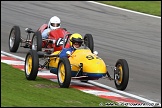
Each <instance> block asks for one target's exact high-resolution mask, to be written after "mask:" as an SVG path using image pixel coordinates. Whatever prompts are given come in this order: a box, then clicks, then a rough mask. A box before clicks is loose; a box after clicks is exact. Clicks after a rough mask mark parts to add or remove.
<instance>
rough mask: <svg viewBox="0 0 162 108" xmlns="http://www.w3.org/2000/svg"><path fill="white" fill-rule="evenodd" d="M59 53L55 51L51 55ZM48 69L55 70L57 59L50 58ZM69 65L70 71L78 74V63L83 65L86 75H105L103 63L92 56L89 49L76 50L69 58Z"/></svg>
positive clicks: (105, 69) (105, 70)
mask: <svg viewBox="0 0 162 108" xmlns="http://www.w3.org/2000/svg"><path fill="white" fill-rule="evenodd" d="M59 52H60V51H56V52H54V53H53V54H54V55H56V54H59ZM50 59H51V62H50V63H49V67H53V68H57V67H58V63H59V59H60V58H59V57H51V58H50ZM69 61H70V64H71V71H72V72H78V70H79V69H80V68H79V65H80V63H82V64H83V68H82V69H83V70H82V71H83V72H84V73H88V74H106V72H107V68H106V65H105V63H104V61H103V60H102V59H101V58H100V57H98V56H97V55H95V54H93V53H92V52H91V50H90V49H77V50H75V51H74V52H73V53H72V54H71V56H70V57H69Z"/></svg>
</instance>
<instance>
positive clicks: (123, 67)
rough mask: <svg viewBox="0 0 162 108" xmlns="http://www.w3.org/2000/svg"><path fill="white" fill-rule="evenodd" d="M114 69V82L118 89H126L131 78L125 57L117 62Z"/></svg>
mask: <svg viewBox="0 0 162 108" xmlns="http://www.w3.org/2000/svg"><path fill="white" fill-rule="evenodd" d="M115 66H116V69H115V70H114V82H115V86H116V88H117V89H118V90H125V89H126V87H127V85H128V80H129V67H128V63H127V61H126V60H125V59H119V60H118V61H117V62H116V65H115Z"/></svg>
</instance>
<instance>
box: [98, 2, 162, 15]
mask: <svg viewBox="0 0 162 108" xmlns="http://www.w3.org/2000/svg"><path fill="white" fill-rule="evenodd" d="M97 2H100V3H104V4H108V5H113V6H117V7H121V8H125V9H130V10H134V11H138V12H142V13H147V14H151V15H155V16H161V1H97Z"/></svg>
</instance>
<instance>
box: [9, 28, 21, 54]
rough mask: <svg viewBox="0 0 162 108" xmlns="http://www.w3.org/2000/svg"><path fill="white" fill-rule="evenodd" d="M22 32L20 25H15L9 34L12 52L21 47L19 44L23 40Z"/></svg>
mask: <svg viewBox="0 0 162 108" xmlns="http://www.w3.org/2000/svg"><path fill="white" fill-rule="evenodd" d="M20 37H21V33H20V28H19V26H13V27H12V29H11V31H10V35H9V41H8V45H9V50H10V52H16V51H17V50H18V48H19V44H20V41H21V38H20Z"/></svg>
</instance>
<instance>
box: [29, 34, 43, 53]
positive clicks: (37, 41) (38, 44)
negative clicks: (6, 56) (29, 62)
mask: <svg viewBox="0 0 162 108" xmlns="http://www.w3.org/2000/svg"><path fill="white" fill-rule="evenodd" d="M31 49H32V50H36V51H42V35H41V32H40V31H36V32H35V33H34V35H33V37H32V47H31Z"/></svg>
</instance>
